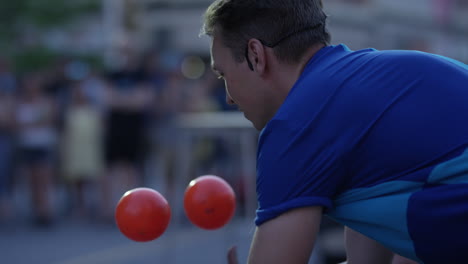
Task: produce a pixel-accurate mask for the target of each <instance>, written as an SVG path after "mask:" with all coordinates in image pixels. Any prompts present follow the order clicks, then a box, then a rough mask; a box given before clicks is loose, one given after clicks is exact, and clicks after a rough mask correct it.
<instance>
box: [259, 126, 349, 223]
mask: <svg viewBox="0 0 468 264" xmlns="http://www.w3.org/2000/svg"><path fill="white" fill-rule="evenodd" d="M309 129H310V128H307V127H302V128H299V127H294V126H293V125H292V124H291V122H287V121H284V120H277V119H275V120H272V121H271V122H270V123H269V124H268V126H267V127H266V129H265V130H263V131H262V133H261V135H260V138H259V149H258V153H257V199H258V203H259V207H258V210H257V217H256V219H255V224H256V225H261V224H262V223H264V222H266V221H268V220H270V219H272V218H275V217H277V216H279V215H280V214H282V213H284V212H286V211H288V210H290V209H293V208H298V207H305V206H323V207H325V208H329V207H331V206H332V199H331V198H332V196H333V195H334V194H335V193H336V192H337V189H338V187H339V182H341V180H340V177H343V173H342V170H343V168H342V167H343V166H340V163H341V161H340V159H341V157H342V155H341V154H340V152H341V151H340V150H339V146H338V145H339V143H338V142H327V141H329V140H331V138H323V140H322V141H316V139H317V136H319V135H317V136H311V134H313V133H311V131H310V130H309Z"/></svg>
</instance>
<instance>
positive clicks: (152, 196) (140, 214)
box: [115, 188, 171, 242]
mask: <svg viewBox="0 0 468 264" xmlns="http://www.w3.org/2000/svg"><path fill="white" fill-rule="evenodd" d="M170 218H171V209H170V207H169V204H168V202H167V200H166V199H165V198H164V197H163V196H162V195H161V194H160V193H159V192H157V191H155V190H153V189H150V188H135V189H132V190H130V191H127V192H126V193H125V194H124V195H123V196H122V198H120V200H119V202H118V204H117V208H116V210H115V220H116V222H117V226H118V228H119V230H120V232H122V234H124V235H125V236H126V237H127V238H129V239H131V240H134V241H137V242H148V241H151V240H154V239H156V238H158V237H160V236H161V235H162V234H163V233H164V231H166V229H167V227H168V225H169V220H170Z"/></svg>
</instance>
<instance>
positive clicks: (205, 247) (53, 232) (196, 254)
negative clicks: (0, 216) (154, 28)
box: [0, 219, 324, 264]
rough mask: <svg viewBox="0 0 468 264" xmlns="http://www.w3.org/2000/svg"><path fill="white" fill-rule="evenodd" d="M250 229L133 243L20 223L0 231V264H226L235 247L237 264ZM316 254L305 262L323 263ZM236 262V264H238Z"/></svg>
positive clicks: (70, 226)
mask: <svg viewBox="0 0 468 264" xmlns="http://www.w3.org/2000/svg"><path fill="white" fill-rule="evenodd" d="M253 229H254V226H253V224H252V221H250V220H243V219H235V220H233V221H232V222H230V223H229V224H228V225H227V226H225V227H224V228H222V229H219V230H215V231H206V230H201V229H198V228H196V227H194V226H191V225H184V226H182V227H178V228H177V227H175V226H170V227H169V228H168V230H167V231H166V233H164V234H163V235H162V236H161V237H160V238H158V239H157V240H155V241H152V242H147V243H137V242H133V241H130V240H128V239H127V238H126V237H124V236H123V235H122V234H121V233H120V232H119V231H118V230H117V228H116V227H115V226H113V225H102V224H95V223H94V224H91V223H85V222H78V221H73V220H71V219H69V220H67V221H63V222H61V223H59V224H58V225H56V226H54V227H52V228H48V229H38V228H34V227H31V226H29V225H27V224H26V223H21V222H17V223H9V224H8V225H2V226H1V227H0V252H1V253H0V263H2V264H32V263H34V264H85V263H86V264H110V263H112V264H130V263H132V264H133V263H139V264H150V263H151V264H156V263H164V264H182V263H184V264H185V263H190V264H198V263H200V264H202V263H203V264H209V263H216V264H218V263H226V261H225V254H226V251H227V249H228V248H229V247H230V246H232V245H237V246H238V254H239V259H240V260H245V259H246V258H247V253H248V247H249V244H250V240H251V236H252V232H253ZM320 257H321V256H320V255H319V254H318V253H317V254H316V255H315V256H314V257H313V259H312V260H311V262H310V263H313V264H323V263H324V262H323V258H322V259H321V258H320ZM241 263H242V261H241Z"/></svg>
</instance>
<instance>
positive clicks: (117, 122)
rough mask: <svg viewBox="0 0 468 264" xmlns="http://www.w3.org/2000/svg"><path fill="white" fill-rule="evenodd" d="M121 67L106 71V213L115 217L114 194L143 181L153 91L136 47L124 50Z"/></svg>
mask: <svg viewBox="0 0 468 264" xmlns="http://www.w3.org/2000/svg"><path fill="white" fill-rule="evenodd" d="M122 55H123V56H124V58H125V60H124V61H125V62H124V64H123V66H122V67H121V68H120V69H117V70H115V71H112V72H111V73H109V74H108V75H107V78H108V81H109V83H110V85H109V87H108V89H107V93H106V94H107V95H106V98H107V99H106V103H107V105H106V109H107V112H106V133H105V156H106V167H107V173H106V177H112V180H111V179H110V178H108V179H107V180H108V181H110V183H111V184H112V186H111V190H110V191H109V196H108V197H107V198H106V199H107V202H106V203H107V204H108V206H107V210H105V211H103V213H104V217H105V218H107V219H113V208H114V199H113V197H114V194H116V195H117V196H120V195H122V192H123V191H126V190H128V189H130V188H134V187H136V186H138V185H140V184H141V182H142V168H141V167H142V161H143V159H144V154H145V142H146V140H145V139H146V138H145V135H146V133H145V129H146V127H147V122H146V121H147V120H146V116H147V111H148V108H149V106H150V103H151V102H152V98H153V95H154V93H153V92H152V90H151V89H150V88H149V86H148V85H147V84H146V83H145V82H144V81H143V74H142V72H141V70H140V65H139V61H138V60H137V58H136V56H135V55H134V54H133V51H129V50H125V51H124V52H123V53H122Z"/></svg>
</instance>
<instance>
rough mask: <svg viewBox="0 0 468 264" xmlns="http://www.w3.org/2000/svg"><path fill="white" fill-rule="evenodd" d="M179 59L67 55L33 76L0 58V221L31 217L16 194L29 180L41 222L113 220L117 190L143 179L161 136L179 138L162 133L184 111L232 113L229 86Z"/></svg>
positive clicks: (35, 217)
mask: <svg viewBox="0 0 468 264" xmlns="http://www.w3.org/2000/svg"><path fill="white" fill-rule="evenodd" d="M180 58H181V57H179V59H173V63H172V64H171V63H162V62H163V61H164V60H163V59H162V56H161V54H160V52H158V51H150V52H146V53H144V54H136V53H133V52H132V51H129V50H125V51H123V52H122V57H121V63H120V66H119V67H114V68H113V69H106V70H96V69H94V68H93V67H91V66H90V65H88V64H86V63H84V62H83V61H79V60H76V59H74V58H61V59H59V60H57V61H56V62H55V63H54V64H53V65H52V66H50V67H47V68H42V69H37V70H35V71H30V72H25V73H16V72H14V70H13V62H11V61H8V60H6V59H0V222H2V221H8V220H12V219H15V218H18V217H22V216H21V214H18V209H17V208H16V204H15V201H14V197H15V191H16V189H17V187H18V184H21V183H24V185H26V186H27V188H26V190H27V196H28V197H27V201H28V204H29V206H28V207H29V208H30V210H29V212H28V213H27V217H28V219H30V220H31V222H32V223H33V224H35V225H37V226H41V227H42V226H44V227H45V226H52V225H53V224H55V223H57V221H60V219H62V218H63V216H71V217H79V218H86V219H95V220H102V221H104V222H106V221H107V222H109V221H113V210H114V207H115V199H114V198H113V194H115V193H117V194H118V195H122V194H123V192H124V191H125V190H128V189H130V188H132V187H136V186H141V185H143V184H144V183H143V181H144V177H143V175H142V174H143V166H144V164H143V163H144V161H145V159H146V158H147V157H148V154H149V153H150V152H152V151H154V148H158V144H153V143H154V137H155V135H159V137H160V138H163V140H164V138H165V139H167V138H170V137H171V135H170V132H169V134H168V133H164V132H162V131H168V130H167V129H166V128H167V127H170V126H171V123H172V120H173V119H174V117H176V116H177V114H179V113H181V112H198V111H222V110H231V108H230V106H228V105H226V103H225V92H224V86H223V83H222V82H221V83H220V81H219V80H218V79H217V78H216V77H215V76H214V75H213V74H212V73H211V71H209V70H206V71H205V73H204V74H203V75H202V76H201V77H200V78H198V79H189V78H187V77H186V76H184V75H183V74H182V72H181V68H180V61H181V60H180ZM169 131H170V130H169ZM164 134H165V135H164ZM159 145H162V144H159ZM166 145H167V144H166ZM168 148H170V146H168ZM159 151H160V153H164V152H167V151H168V150H167V149H166V150H163V149H160V150H159ZM58 189H65V190H66V191H65V193H66V196H65V197H66V199H64V200H65V201H61V200H60V201H57V199H60V197H57V193H58V192H57V190H58ZM90 190H91V191H90ZM90 192H92V193H93V194H92V195H90ZM57 204H59V206H57Z"/></svg>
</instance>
